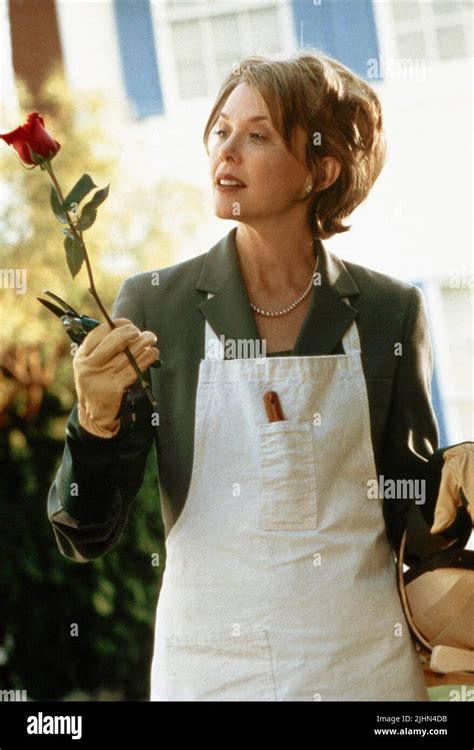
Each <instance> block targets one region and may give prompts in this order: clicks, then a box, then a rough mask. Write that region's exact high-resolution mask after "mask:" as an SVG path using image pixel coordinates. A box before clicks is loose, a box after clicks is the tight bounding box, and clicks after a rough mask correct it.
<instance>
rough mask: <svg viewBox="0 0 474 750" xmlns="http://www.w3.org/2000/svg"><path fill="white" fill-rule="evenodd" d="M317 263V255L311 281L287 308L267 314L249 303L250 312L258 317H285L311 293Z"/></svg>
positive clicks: (266, 311)
mask: <svg viewBox="0 0 474 750" xmlns="http://www.w3.org/2000/svg"><path fill="white" fill-rule="evenodd" d="M318 263H319V253H318V257H317V258H316V265H315V267H314V271H313V275H312V276H311V281H310V282H309V284H308V286H307V287H306V289H305V291H304V292H303V294H302V295H301V296H300V297H298V299H296V300H295V301H294V302H292V303H291V305H289V307H285V309H284V310H275V311H274V312H271V311H270V312H269V311H268V310H262V309H261V308H260V307H257V305H254V304H253V303H252V302H250V307H251V308H252V310H255V312H256V313H258V314H259V315H266V316H267V317H270V318H273V317H275V316H277V315H286V314H287V313H289V312H291V311H292V310H294V309H295V307H296V306H297V305H299V304H300V303H301V302H303V300H304V299H306V297H307V296H308V294H309V293H310V291H311V287H312V286H313V285H314V279H315V278H316V272H317V270H318Z"/></svg>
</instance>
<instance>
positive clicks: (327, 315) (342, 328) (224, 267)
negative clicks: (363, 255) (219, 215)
mask: <svg viewBox="0 0 474 750" xmlns="http://www.w3.org/2000/svg"><path fill="white" fill-rule="evenodd" d="M236 231H237V227H233V229H231V230H230V232H228V234H227V235H226V236H225V237H223V238H222V239H221V240H219V242H217V243H216V244H215V245H214V246H213V247H212V248H211V249H210V250H209V251H208V252H207V253H206V256H205V259H204V265H203V268H202V270H201V274H200V276H199V279H198V282H197V284H196V289H199V290H200V291H204V292H211V293H212V294H213V295H214V296H213V297H210V298H208V299H204V300H203V301H202V302H201V303H200V304H199V308H200V310H201V312H202V313H203V315H204V317H205V318H206V320H207V321H208V322H209V324H210V326H211V328H212V329H213V330H214V332H215V333H216V334H217V335H218V336H221V335H223V336H224V337H225V339H234V340H235V339H254V340H259V339H260V336H259V333H258V329H257V326H256V323H255V320H254V317H253V313H252V309H251V307H250V305H249V299H248V295H247V291H246V288H245V284H244V282H243V279H242V274H241V272H240V266H239V258H238V254H237V247H236V242H235V234H236ZM315 249H316V251H317V252H318V253H319V254H320V255H319V266H318V271H319V273H320V274H321V285H319V286H315V288H314V290H313V291H312V292H311V301H310V305H309V307H308V310H307V313H306V317H305V319H304V321H303V325H302V327H301V329H300V332H299V334H298V337H297V340H296V342H295V346H294V347H293V354H295V355H300V356H304V355H324V354H331V353H332V352H333V351H334V349H335V348H336V346H337V344H338V343H339V341H340V340H341V339H342V336H343V335H344V333H345V332H346V330H347V328H348V327H349V325H350V324H351V323H352V321H353V320H354V318H356V317H357V315H358V310H356V309H355V308H354V307H352V305H348V304H347V303H346V302H344V301H343V299H342V297H350V296H353V295H356V294H359V288H358V286H357V284H356V282H355V281H354V279H353V277H352V276H351V274H350V273H349V271H348V270H347V268H346V266H345V265H344V263H343V261H342V260H341V259H340V258H338V257H337V256H336V255H333V254H332V253H330V252H329V251H328V250H326V248H325V247H324V245H323V243H322V242H321V240H316V243H315Z"/></svg>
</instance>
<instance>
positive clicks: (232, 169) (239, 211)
mask: <svg viewBox="0 0 474 750" xmlns="http://www.w3.org/2000/svg"><path fill="white" fill-rule="evenodd" d="M295 147H296V156H294V155H293V154H292V153H291V152H290V151H289V149H288V148H287V146H286V144H285V142H284V141H283V139H282V137H281V136H280V134H279V133H278V132H277V131H276V130H275V128H274V127H273V125H272V121H271V118H270V113H269V111H268V108H267V106H266V104H265V102H264V100H263V99H262V97H261V96H260V94H259V93H258V91H257V90H256V89H254V88H253V87H251V86H249V85H248V84H246V83H240V84H239V85H238V86H237V87H236V88H235V89H234V90H233V91H232V92H231V94H230V95H229V97H228V98H227V100H226V102H225V104H224V105H223V107H222V111H221V114H220V116H219V118H218V119H217V121H216V124H215V125H214V127H213V128H212V131H211V133H210V135H209V142H208V148H209V159H210V171H211V179H212V189H213V198H214V211H215V213H216V215H217V216H219V218H221V219H234V220H235V221H242V222H243V223H245V224H252V223H256V222H259V221H261V220H262V219H269V218H270V219H272V218H273V219H275V218H277V217H278V216H281V215H284V214H287V213H289V212H292V211H295V210H296V211H301V212H302V213H304V214H306V211H307V204H305V203H299V204H296V205H292V201H293V200H295V199H296V198H302V197H305V195H306V192H305V188H306V187H307V185H308V184H309V183H310V182H311V173H310V171H309V169H308V167H307V165H306V163H305V159H304V153H305V133H304V131H303V130H302V129H301V128H299V130H298V131H297V137H296V143H295ZM225 175H229V179H232V178H235V179H236V180H238V181H239V182H240V183H241V185H238V186H236V185H222V184H220V182H219V178H221V177H222V176H225Z"/></svg>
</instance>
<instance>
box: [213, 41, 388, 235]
mask: <svg viewBox="0 0 474 750" xmlns="http://www.w3.org/2000/svg"><path fill="white" fill-rule="evenodd" d="M239 83H247V84H249V85H251V86H253V87H254V88H255V89H256V90H257V91H258V92H259V93H260V95H261V96H262V98H263V99H264V101H265V103H266V105H267V107H268V109H269V112H270V115H271V118H272V121H273V125H274V127H275V128H276V130H277V131H278V132H279V133H280V135H281V136H282V138H283V139H284V141H285V143H286V144H287V146H288V148H289V149H290V150H291V151H292V150H293V144H294V141H293V138H294V135H295V129H296V127H297V126H298V125H299V126H301V127H302V128H303V130H304V131H305V132H306V133H307V134H308V138H307V141H306V161H307V164H308V167H310V169H311V170H312V172H313V175H314V183H313V184H314V187H313V191H312V192H311V193H310V194H309V199H310V203H309V213H308V219H309V221H310V224H311V226H312V230H313V232H314V233H315V235H316V236H317V237H319V238H320V239H326V238H328V237H332V235H334V234H337V233H339V232H347V231H348V230H349V229H350V228H351V227H350V225H349V226H346V225H344V224H343V223H342V220H343V219H344V218H346V217H347V216H349V214H350V213H352V211H353V210H354V208H356V206H358V205H359V204H360V203H362V201H363V200H365V198H366V197H367V195H368V194H369V192H370V189H371V188H372V185H373V184H374V182H375V180H376V179H377V177H378V176H379V174H380V172H381V170H382V167H383V165H384V162H385V155H386V141H385V136H384V132H383V122H382V107H381V104H380V101H379V99H378V97H377V95H376V93H375V91H374V90H373V89H372V88H371V87H370V86H369V85H368V84H367V83H365V81H363V80H362V79H361V78H359V76H357V75H356V74H355V73H353V72H352V71H351V70H349V68H347V67H346V66H345V65H343V64H342V63H340V62H339V61H338V60H335V59H334V58H332V57H329V56H328V55H326V54H324V53H323V52H321V51H320V50H317V49H315V48H308V47H305V48H303V49H302V50H299V51H298V52H296V53H294V54H293V55H291V56H290V57H289V58H286V59H276V58H273V57H267V56H264V55H252V56H250V57H247V58H245V59H243V60H241V61H240V63H238V64H236V65H235V66H234V68H233V69H232V71H231V73H229V75H228V76H227V78H226V79H225V81H224V82H223V84H222V86H221V88H220V91H219V93H218V95H217V99H216V102H215V104H214V106H213V108H212V111H211V113H210V115H209V118H208V120H207V123H206V126H205V130H204V136H203V140H204V145H205V147H206V150H207V148H208V139H209V134H210V131H211V128H212V127H213V125H214V124H215V122H216V121H217V118H218V114H219V112H220V110H221V108H222V106H223V104H224V102H225V101H226V99H227V98H228V96H229V95H230V93H231V92H232V91H233V90H234V89H235V88H236V86H238V85H239ZM317 134H320V135H319V140H320V143H318V142H316V143H315V141H318V137H316V136H317ZM328 155H331V156H334V157H335V158H336V159H337V160H338V161H339V162H340V163H341V173H340V175H339V177H338V178H337V180H336V181H335V182H334V183H333V184H332V185H330V186H329V187H328V188H326V189H325V190H323V191H319V193H318V192H317V186H318V180H319V173H320V159H321V158H322V157H324V156H328ZM302 200H306V199H302Z"/></svg>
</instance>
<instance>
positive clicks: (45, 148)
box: [0, 112, 61, 166]
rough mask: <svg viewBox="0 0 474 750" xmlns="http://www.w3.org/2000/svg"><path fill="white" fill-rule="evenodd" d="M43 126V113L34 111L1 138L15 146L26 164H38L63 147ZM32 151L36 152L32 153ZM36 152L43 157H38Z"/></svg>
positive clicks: (51, 156)
mask: <svg viewBox="0 0 474 750" xmlns="http://www.w3.org/2000/svg"><path fill="white" fill-rule="evenodd" d="M43 126H44V120H43V118H42V117H41V115H40V114H38V112H32V113H31V114H29V115H28V117H27V120H26V123H25V124H24V125H20V126H19V127H18V128H16V129H15V130H12V131H11V133H5V134H4V135H0V138H2V139H3V140H4V141H5V143H8V145H9V146H13V148H14V149H15V151H16V152H17V154H18V156H19V157H20V159H21V160H22V161H23V162H24V163H25V164H33V165H35V166H36V165H37V164H39V163H40V162H41V160H42V159H52V158H53V156H56V154H57V153H58V151H59V149H60V148H61V145H60V144H59V143H58V142H57V141H55V140H54V138H53V137H52V136H50V134H49V133H48V131H47V130H45V128H44V127H43ZM30 149H31V151H30ZM32 151H33V152H34V154H32V153H31V152H32ZM35 154H36V155H37V156H38V157H41V158H40V159H37V158H36V157H35ZM35 158H36V161H35Z"/></svg>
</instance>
